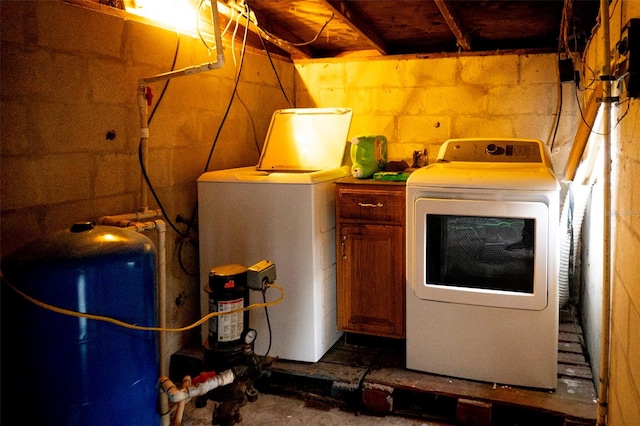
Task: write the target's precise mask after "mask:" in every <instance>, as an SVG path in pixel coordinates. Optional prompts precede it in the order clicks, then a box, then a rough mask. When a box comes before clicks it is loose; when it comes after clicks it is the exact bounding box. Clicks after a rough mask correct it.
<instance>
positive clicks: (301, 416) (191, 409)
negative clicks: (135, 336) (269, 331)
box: [172, 394, 449, 426]
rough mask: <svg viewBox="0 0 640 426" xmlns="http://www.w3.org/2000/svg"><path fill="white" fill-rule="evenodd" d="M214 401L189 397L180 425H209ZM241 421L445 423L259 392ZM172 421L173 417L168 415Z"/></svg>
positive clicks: (363, 425) (353, 425)
mask: <svg viewBox="0 0 640 426" xmlns="http://www.w3.org/2000/svg"><path fill="white" fill-rule="evenodd" d="M213 408H214V403H213V401H209V402H208V404H207V406H206V407H203V408H196V406H195V403H194V402H193V401H191V402H189V403H188V404H187V406H186V407H185V412H184V416H183V418H182V426H205V425H207V426H209V425H211V414H212V412H213ZM240 413H241V415H242V422H241V423H240V424H246V425H251V426H254V425H255V426H261V425H265V426H266V425H269V426H274V425H314V426H323V425H324V426H330V425H343V426H346V425H349V426H370V425H373V424H375V425H381V426H391V425H407V426H413V425H415V426H447V425H449V424H447V423H437V422H435V423H434V422H425V421H424V420H415V419H410V418H406V417H400V416H386V417H376V416H370V415H365V414H361V413H354V412H352V411H345V410H342V409H340V408H337V407H335V406H333V405H331V404H323V403H320V402H309V401H303V400H301V399H298V398H293V397H287V396H281V395H273V394H260V395H259V397H258V400H257V401H255V402H249V403H247V405H245V406H244V407H242V409H241V410H240ZM172 421H173V419H172Z"/></svg>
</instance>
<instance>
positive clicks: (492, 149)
mask: <svg viewBox="0 0 640 426" xmlns="http://www.w3.org/2000/svg"><path fill="white" fill-rule="evenodd" d="M499 152H500V150H499V149H498V145H496V144H495V143H490V144H489V145H487V154H491V155H496V154H498V153H499Z"/></svg>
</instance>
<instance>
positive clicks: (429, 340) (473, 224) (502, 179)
mask: <svg viewBox="0 0 640 426" xmlns="http://www.w3.org/2000/svg"><path fill="white" fill-rule="evenodd" d="M559 190H560V186H559V183H558V181H557V179H556V177H555V175H554V173H553V169H552V163H551V160H550V155H549V150H548V148H547V147H546V146H545V145H544V144H543V143H542V142H541V141H538V140H533V139H452V140H448V141H446V142H445V143H444V144H443V145H442V146H441V148H440V151H439V153H438V157H437V161H436V162H435V163H433V164H431V165H429V166H427V167H424V168H422V169H419V170H417V171H415V172H413V173H412V174H411V176H410V177H409V179H408V181H407V205H406V209H407V210H406V213H407V293H406V297H407V300H406V302H407V318H406V327H407V342H406V349H407V358H406V365H407V368H409V369H414V370H419V371H423V372H429V373H435V374H441V375H446V376H453V377H459V378H464V379H472V380H478V381H485V382H491V383H499V384H505V385H516V386H524V387H534V388H545V389H553V388H555V387H556V383H557V351H558V321H559V320H558V244H557V235H558V222H559Z"/></svg>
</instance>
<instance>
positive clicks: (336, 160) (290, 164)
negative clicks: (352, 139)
mask: <svg viewBox="0 0 640 426" xmlns="http://www.w3.org/2000/svg"><path fill="white" fill-rule="evenodd" d="M352 115H353V112H352V110H351V109H350V108H290V109H281V110H277V111H276V112H274V113H273V116H272V117H271V124H270V125H269V131H268V132H267V137H266V139H265V142H264V146H263V147H262V154H261V155H260V161H259V162H258V166H257V169H258V170H261V171H272V172H276V171H289V172H312V171H317V170H328V169H335V168H339V167H340V166H342V163H343V160H344V158H345V152H346V148H347V141H348V139H347V137H348V134H349V128H350V126H351V117H352Z"/></svg>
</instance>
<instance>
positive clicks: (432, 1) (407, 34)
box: [225, 0, 599, 60]
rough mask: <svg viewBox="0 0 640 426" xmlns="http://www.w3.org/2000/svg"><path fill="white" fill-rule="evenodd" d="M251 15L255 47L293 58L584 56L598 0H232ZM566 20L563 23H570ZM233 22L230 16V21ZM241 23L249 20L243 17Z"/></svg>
mask: <svg viewBox="0 0 640 426" xmlns="http://www.w3.org/2000/svg"><path fill="white" fill-rule="evenodd" d="M225 3H226V4H227V5H228V6H229V7H230V8H231V9H232V10H242V11H244V10H246V8H249V10H250V11H251V12H252V16H253V17H254V24H256V23H257V27H259V28H260V30H258V29H257V27H256V25H250V26H249V29H250V30H251V31H252V36H251V38H250V39H249V41H248V43H249V45H253V47H256V48H263V46H262V41H261V40H260V39H259V38H258V36H257V35H256V34H260V36H261V37H262V39H263V40H264V42H265V45H266V46H267V47H268V49H269V51H270V52H272V53H276V54H279V55H282V56H285V57H289V58H291V59H293V60H296V59H305V58H306V59H312V58H336V57H346V56H349V57H351V56H356V57H380V56H389V55H417V56H430V55H436V54H458V53H460V54H465V53H476V54H477V53H481V52H483V53H489V54H499V53H501V52H505V51H514V50H517V51H523V52H525V53H526V52H532V53H534V52H555V51H559V50H562V51H565V50H567V49H570V50H571V51H573V52H581V51H582V50H583V48H584V45H585V43H586V41H587V40H588V38H589V37H590V35H591V32H592V30H593V28H594V27H595V26H596V23H597V18H598V9H599V1H597V0H534V1H520V0H515V1H506V0H505V1H479V0H475V1H473V0H466V1H463V0H455V1H454V0H349V1H334V0H226V2H225ZM563 17H564V19H563ZM227 18H230V16H227ZM240 22H241V23H242V22H243V21H242V19H241V20H240Z"/></svg>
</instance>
